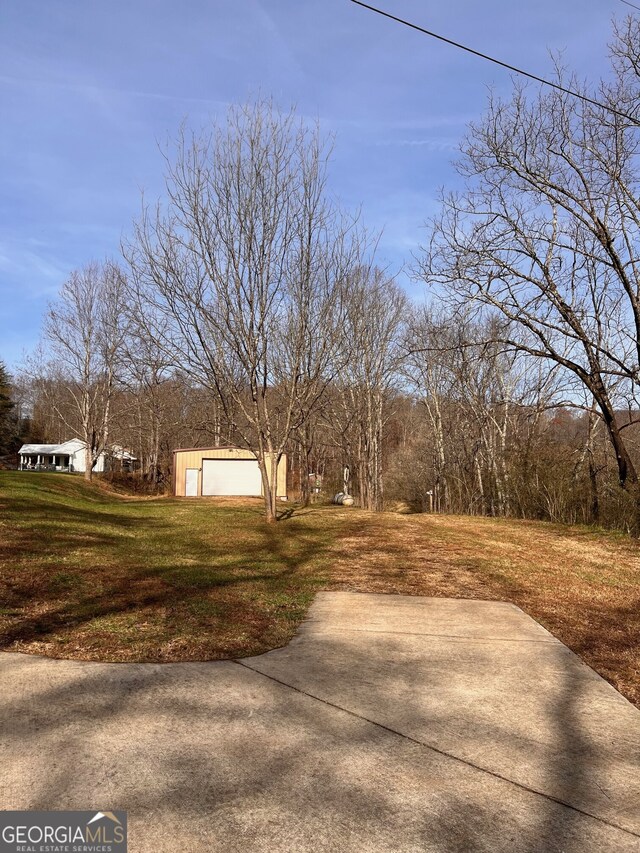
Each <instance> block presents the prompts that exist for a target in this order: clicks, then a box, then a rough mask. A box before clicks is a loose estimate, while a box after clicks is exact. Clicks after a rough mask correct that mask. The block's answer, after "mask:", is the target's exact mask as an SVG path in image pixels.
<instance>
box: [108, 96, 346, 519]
mask: <svg viewBox="0 0 640 853" xmlns="http://www.w3.org/2000/svg"><path fill="white" fill-rule="evenodd" d="M327 156H328V151H327V148H326V145H325V144H324V143H323V141H322V140H321V138H320V135H319V132H318V130H317V128H311V129H310V128H309V127H307V126H306V125H305V124H304V123H303V122H301V121H299V120H297V119H296V117H295V114H294V113H293V112H291V113H289V114H287V115H282V114H280V113H279V112H278V111H277V110H276V109H275V108H274V106H273V105H272V104H271V103H268V102H258V103H256V104H252V105H249V106H245V107H240V108H232V109H231V110H230V111H229V114H228V117H227V122H226V125H224V126H218V127H216V128H214V129H213V132H212V134H211V135H210V136H208V137H204V136H195V135H194V136H191V137H187V135H186V134H185V133H183V134H182V135H181V136H180V139H179V141H178V145H177V153H176V157H175V161H171V160H170V159H169V158H168V159H167V168H168V173H167V192H168V203H167V208H166V210H165V211H163V210H162V209H161V208H158V209H157V210H156V211H155V213H154V214H152V213H151V212H150V211H148V210H145V212H144V213H143V216H142V218H141V220H140V221H139V222H138V224H137V226H136V229H135V235H134V239H133V240H132V241H131V242H130V243H129V244H128V245H127V246H126V247H125V255H126V257H127V259H128V261H129V263H130V265H131V269H132V279H133V281H134V283H135V286H136V288H137V290H138V303H139V304H140V306H141V308H142V306H146V308H145V310H146V312H147V316H149V317H150V318H151V320H150V327H151V329H152V330H153V333H154V334H156V336H157V339H158V340H159V341H160V342H161V343H162V346H163V348H164V350H165V352H166V353H167V354H168V355H169V356H170V358H171V360H172V361H173V363H174V364H175V365H176V366H179V367H180V368H181V369H183V370H185V371H187V372H188V373H189V374H190V375H191V377H192V379H194V380H195V381H196V382H198V383H200V384H202V385H203V386H205V387H208V388H210V389H212V390H213V391H215V392H216V393H217V394H218V396H219V399H220V401H221V404H222V406H223V407H224V408H225V410H226V411H227V413H229V414H230V406H231V404H233V407H235V409H236V410H237V411H238V413H239V415H240V418H239V421H237V422H236V423H235V428H236V431H237V433H238V435H239V436H240V437H241V440H242V441H243V442H244V444H245V445H246V446H247V447H249V448H250V449H252V450H253V451H254V452H255V453H256V456H257V459H258V463H259V466H260V471H261V475H262V485H263V491H264V497H265V511H266V518H267V520H269V521H274V520H276V518H277V507H276V472H277V466H278V463H279V461H280V459H281V457H282V454H283V453H284V452H285V449H286V447H287V444H288V442H289V440H290V437H291V435H292V434H293V432H294V431H295V430H296V429H297V428H298V427H299V426H300V424H301V423H302V421H303V420H304V418H305V417H306V416H307V415H308V413H309V411H310V409H311V408H312V407H313V405H314V404H315V401H316V400H317V399H319V397H320V396H321V395H322V393H323V389H324V388H325V387H326V384H327V382H329V381H330V379H331V375H332V373H333V372H334V371H335V370H336V369H337V368H338V367H339V364H338V362H339V359H336V350H335V343H336V340H337V332H338V330H339V329H340V328H341V326H342V318H343V316H344V311H345V308H344V290H345V284H346V282H347V279H348V277H349V274H350V272H351V270H352V269H353V267H354V266H355V264H356V263H357V262H360V255H361V252H362V240H361V234H360V233H359V232H358V229H357V228H356V225H355V222H354V221H353V220H346V219H345V218H344V217H343V216H342V215H341V214H340V213H339V211H338V210H337V209H336V207H335V205H333V204H332V203H331V202H330V201H329V199H328V194H327V191H326V180H327V178H326V169H327ZM154 318H155V319H156V320H157V319H159V320H160V322H159V323H155V325H154ZM268 460H270V462H268Z"/></svg>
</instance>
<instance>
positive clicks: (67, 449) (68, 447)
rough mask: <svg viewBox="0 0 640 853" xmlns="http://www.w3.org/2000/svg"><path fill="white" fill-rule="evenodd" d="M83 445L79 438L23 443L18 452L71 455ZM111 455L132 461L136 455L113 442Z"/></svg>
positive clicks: (29, 454)
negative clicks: (58, 442)
mask: <svg viewBox="0 0 640 853" xmlns="http://www.w3.org/2000/svg"><path fill="white" fill-rule="evenodd" d="M84 446H85V444H84V441H82V439H80V438H71V439H69V441H63V442H62V444H23V445H22V447H21V448H20V450H19V451H18V453H20V454H22V455H23V456H32V455H33V454H35V453H39V454H40V455H41V456H56V455H58V454H60V455H61V456H71V455H73V454H74V453H76V452H77V451H78V450H81V449H82V448H83V447H84ZM110 452H111V454H112V456H114V457H115V458H116V459H122V460H125V461H127V460H128V461H129V462H133V461H135V459H136V457H135V456H134V455H133V454H132V453H130V452H129V451H128V450H127V449H126V448H125V447H121V446H120V445H119V444H114V445H112V447H111V448H110Z"/></svg>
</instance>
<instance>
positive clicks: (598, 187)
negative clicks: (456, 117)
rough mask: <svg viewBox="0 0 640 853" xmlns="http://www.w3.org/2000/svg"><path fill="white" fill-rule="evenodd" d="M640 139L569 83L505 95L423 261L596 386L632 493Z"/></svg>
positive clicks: (639, 28)
mask: <svg viewBox="0 0 640 853" xmlns="http://www.w3.org/2000/svg"><path fill="white" fill-rule="evenodd" d="M639 32H640V24H639V23H638V22H635V23H630V24H629V27H628V29H627V30H624V31H622V32H621V33H619V40H618V42H617V45H616V48H617V56H618V62H617V79H616V81H615V82H614V83H613V84H611V85H610V86H606V87H605V86H604V85H603V87H602V96H603V97H607V98H609V99H610V100H611V101H615V102H616V103H618V104H624V108H625V110H627V111H629V110H633V109H637V107H638V96H637V77H636V68H637V66H635V65H634V63H633V62H632V58H633V55H635V54H634V45H635V44H636V42H637V36H638V34H639ZM634 40H635V41H634ZM560 77H561V75H560ZM570 82H571V86H572V87H574V88H576V87H578V86H579V84H578V82H577V81H575V80H571V81H570ZM639 146H640V126H639V125H638V124H635V123H633V122H631V121H629V120H628V119H625V118H622V117H620V116H618V115H614V114H612V113H610V112H608V111H607V110H605V109H600V108H598V107H596V106H593V105H588V104H584V103H583V102H580V101H578V100H577V99H575V98H572V97H570V96H568V95H565V94H564V93H562V92H558V91H553V92H552V93H550V94H549V93H546V94H545V93H540V94H538V95H535V96H533V97H529V94H528V90H527V89H526V88H523V87H517V88H516V90H515V93H514V95H513V98H512V100H511V101H510V102H508V103H504V102H501V101H499V100H496V99H491V101H490V104H489V108H488V112H487V114H486V116H485V117H484V119H483V120H482V121H481V122H480V123H479V124H478V125H475V126H473V127H472V128H471V131H470V134H469V137H468V139H467V142H466V145H465V146H464V150H463V158H462V160H461V162H460V164H459V169H460V172H461V173H462V175H463V176H464V177H465V178H466V179H467V189H466V190H465V191H464V192H462V193H458V194H449V195H447V196H446V197H444V199H443V212H442V215H441V216H440V218H439V219H438V220H437V221H436V222H434V224H433V238H432V240H431V244H430V245H429V246H428V247H427V250H426V252H425V256H424V259H423V262H422V266H421V269H422V274H423V276H424V278H425V279H426V280H427V281H428V282H430V283H431V284H432V285H433V284H435V283H439V284H441V285H444V286H445V289H446V290H447V292H448V294H449V295H451V296H453V298H454V300H455V301H456V302H457V303H458V304H465V305H466V306H469V305H473V304H475V305H476V306H479V307H481V308H484V309H489V310H493V311H498V312H500V314H501V315H502V316H503V317H504V318H506V319H507V320H508V325H506V326H505V327H504V329H506V330H507V333H506V334H502V335H500V336H498V338H497V340H499V341H500V342H502V343H505V344H506V345H508V346H511V347H513V348H515V349H518V350H520V351H522V352H526V353H528V354H530V355H532V356H535V357H539V358H542V359H545V360H547V361H548V362H549V363H550V364H555V365H557V366H559V368H560V369H561V370H562V371H563V372H564V376H565V381H566V383H567V384H568V385H569V384H570V383H571V381H572V378H573V381H576V380H577V382H578V383H579V385H581V386H582V387H583V388H585V389H587V391H588V393H589V394H590V396H591V397H592V399H593V400H594V401H595V403H596V405H597V407H598V411H599V415H600V418H601V419H602V422H603V424H604V426H605V428H606V430H607V434H608V436H609V440H610V442H611V445H612V447H613V450H614V453H615V457H616V462H617V467H618V477H619V482H620V484H621V486H622V487H623V488H627V489H629V490H630V491H632V492H635V491H636V487H637V483H638V471H637V469H636V466H635V464H634V460H633V459H632V456H631V454H630V453H629V450H628V448H627V446H626V445H625V441H624V437H623V434H622V432H621V429H620V423H619V419H618V418H617V417H616V409H617V408H619V407H620V405H621V404H623V403H624V402H627V403H628V402H629V401H632V400H637V397H638V390H639V384H638V383H639V380H640V361H639V357H640V255H639V254H638V246H639V245H640V244H639V238H640V201H639V199H640V160H639V153H640V148H639ZM508 330H517V334H516V335H512V334H510V333H509V331H508Z"/></svg>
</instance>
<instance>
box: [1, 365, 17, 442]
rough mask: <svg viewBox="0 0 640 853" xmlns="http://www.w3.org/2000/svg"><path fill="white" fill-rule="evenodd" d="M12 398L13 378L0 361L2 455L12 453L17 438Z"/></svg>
mask: <svg viewBox="0 0 640 853" xmlns="http://www.w3.org/2000/svg"><path fill="white" fill-rule="evenodd" d="M13 410H14V403H13V401H12V399H11V378H10V376H9V374H8V372H7V369H6V367H5V366H4V364H3V363H2V362H1V361H0V456H2V455H4V454H7V453H10V452H11V451H12V450H13V449H14V448H13V445H14V443H15V439H16V419H15V415H14V411H13Z"/></svg>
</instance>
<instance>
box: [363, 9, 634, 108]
mask: <svg viewBox="0 0 640 853" xmlns="http://www.w3.org/2000/svg"><path fill="white" fill-rule="evenodd" d="M351 2H352V3H355V4H356V5H357V6H362V8H363V9H369V11H370V12H375V13H376V14H377V15H382V17H383V18H389V19H390V20H391V21H396V22H397V23H398V24H403V25H404V26H405V27H409V28H410V29H412V30H417V31H418V32H419V33H423V34H424V35H426V36H431V38H434V39H438V41H443V42H445V44H450V45H452V47H457V48H459V49H460V50H465V51H466V52H467V53H471V54H473V55H474V56H479V57H480V59H486V60H487V61H488V62H493V63H494V64H495V65H500V66H501V67H502V68H506V69H508V70H509V71H514V72H515V73H516V74H521V75H522V76H523V77H528V78H529V79H530V80H535V81H536V82H538V83H543V84H544V85H545V86H550V87H551V88H552V89H558V90H559V91H560V92H564V93H565V95H571V96H572V97H574V98H579V99H580V100H581V101H585V102H586V103H588V104H593V106H595V107H600V109H603V110H608V111H609V112H610V113H613V114H614V115H617V116H620V118H626V119H629V121H632V122H633V123H634V124H638V119H637V118H634V117H633V116H631V115H629V113H625V112H623V111H622V110H617V109H615V107H609V106H607V105H606V104H603V103H602V102H601V101H596V100H594V99H593V98H589V97H588V96H587V95H581V94H580V92H574V91H573V90H572V89H566V88H565V87H564V86H561V85H560V84H559V83H553V82H552V81H551V80H545V79H544V77H538V76H537V75H536V74H531V73H530V72H529V71H523V70H522V68H516V66H515V65H509V64H508V63H507V62H502V61H501V60H499V59H495V58H494V57H493V56H489V55H488V54H486V53H480V51H479V50H474V49H473V48H472V47H467V45H464V44H460V43H459V42H457V41H452V40H451V39H448V38H445V36H441V35H438V33H433V32H431V30H426V29H425V28H424V27H419V26H418V25H417V24H412V23H411V21H405V20H404V18H398V17H396V16H395V15H392V14H391V13H390V12H385V11H383V10H382V9H376V7H375V6H369V4H368V3H363V2H362V0H351ZM622 2H623V3H626V2H628V0H622Z"/></svg>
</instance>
